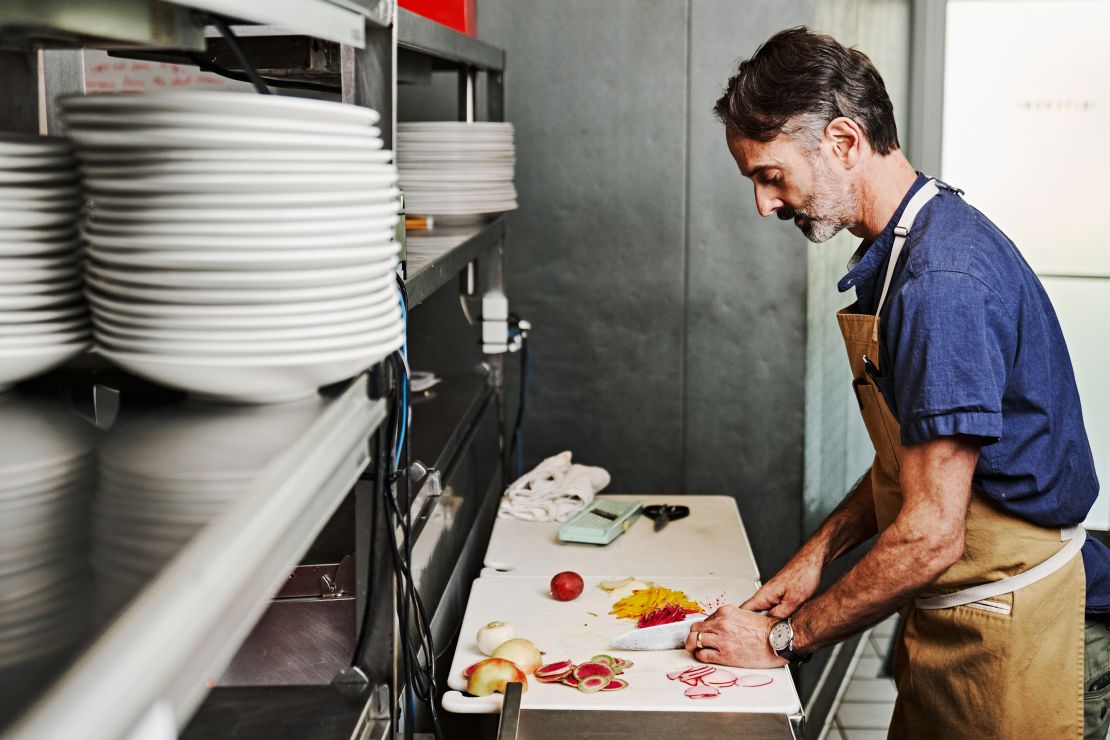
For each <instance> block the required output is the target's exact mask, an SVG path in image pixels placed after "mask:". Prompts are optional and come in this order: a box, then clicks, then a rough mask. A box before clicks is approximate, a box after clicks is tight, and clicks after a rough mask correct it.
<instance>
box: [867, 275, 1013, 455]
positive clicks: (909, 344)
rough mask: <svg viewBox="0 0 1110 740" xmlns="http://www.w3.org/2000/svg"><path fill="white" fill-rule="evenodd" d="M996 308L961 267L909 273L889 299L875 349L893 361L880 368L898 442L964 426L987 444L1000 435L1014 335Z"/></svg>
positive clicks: (942, 434) (998, 301)
mask: <svg viewBox="0 0 1110 740" xmlns="http://www.w3.org/2000/svg"><path fill="white" fill-rule="evenodd" d="M1002 309H1003V307H1002V305H1001V299H1000V298H999V297H998V295H997V294H995V293H994V292H993V291H992V290H991V289H990V288H989V287H988V286H987V285H986V284H984V283H983V282H982V281H980V280H978V279H977V278H975V277H973V276H971V275H968V274H966V273H962V272H945V271H934V272H925V273H923V274H920V275H917V276H914V277H912V278H910V279H909V280H907V281H906V283H905V284H904V285H903V286H902V289H901V290H899V291H898V293H897V295H896V296H894V298H893V299H892V300H891V302H890V306H889V307H888V309H887V310H886V311H884V315H883V324H884V325H885V326H884V327H883V329H884V331H883V338H884V339H885V340H886V342H887V346H885V347H884V348H883V350H884V351H883V352H882V354H881V356H882V358H883V360H885V361H886V362H888V363H889V365H888V367H891V368H892V369H893V373H884V374H886V375H887V376H888V378H889V379H890V380H891V381H892V382H891V383H890V386H889V392H890V394H891V395H892V396H893V399H891V400H893V401H894V406H895V407H896V409H897V410H896V412H895V413H896V416H897V417H898V421H899V423H900V424H901V427H902V444H914V443H918V442H925V441H927V440H930V439H935V438H937V437H950V436H953V435H957V434H966V435H972V436H976V437H981V438H983V444H984V445H988V444H992V443H994V442H997V441H998V440H999V438H1000V437H1001V436H1002V397H1003V394H1004V392H1005V389H1006V383H1007V377H1008V374H1009V368H1010V367H1011V364H1012V363H1011V360H1010V359H1009V358H1011V357H1012V356H1013V349H1014V344H1015V338H1016V328H1015V327H1012V326H1010V325H1009V324H1010V322H1007V321H1005V319H1004V315H1005V311H1004V310H1002ZM891 375H892V376H893V377H892V378H891V377H890V376H891Z"/></svg>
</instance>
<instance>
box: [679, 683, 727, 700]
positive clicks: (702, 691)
mask: <svg viewBox="0 0 1110 740" xmlns="http://www.w3.org/2000/svg"><path fill="white" fill-rule="evenodd" d="M720 694H721V690H720V689H718V688H717V687H716V686H704V685H703V686H691V687H690V688H688V689H686V696H688V697H690V698H691V699H712V698H713V697H714V696H720Z"/></svg>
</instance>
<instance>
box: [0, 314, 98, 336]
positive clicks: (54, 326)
mask: <svg viewBox="0 0 1110 740" xmlns="http://www.w3.org/2000/svg"><path fill="white" fill-rule="evenodd" d="M88 326H90V324H89V317H88V316H81V317H79V318H75V319H70V320H69V321H40V322H31V323H26V324H3V323H0V337H14V336H25V335H27V334H57V333H64V332H68V331H78V330H81V329H84V328H85V327H88Z"/></svg>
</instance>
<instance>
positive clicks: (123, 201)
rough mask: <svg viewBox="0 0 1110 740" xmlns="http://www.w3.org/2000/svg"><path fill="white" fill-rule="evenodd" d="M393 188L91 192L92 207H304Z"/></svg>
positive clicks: (388, 195)
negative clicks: (280, 191) (304, 190)
mask: <svg viewBox="0 0 1110 740" xmlns="http://www.w3.org/2000/svg"><path fill="white" fill-rule="evenodd" d="M400 195H401V191H400V190H398V189H397V188H372V189H369V190H351V189H347V190H325V191H321V192H316V193H173V194H171V195H158V194H147V193H128V194H126V195H121V194H119V193H114V194H113V193H104V194H97V193H94V194H92V195H91V199H92V202H93V204H94V207H109V208H276V207H282V208H288V207H294V208H306V207H313V206H345V205H365V204H369V203H384V202H393V201H396V200H397V199H398V198H399V197H400Z"/></svg>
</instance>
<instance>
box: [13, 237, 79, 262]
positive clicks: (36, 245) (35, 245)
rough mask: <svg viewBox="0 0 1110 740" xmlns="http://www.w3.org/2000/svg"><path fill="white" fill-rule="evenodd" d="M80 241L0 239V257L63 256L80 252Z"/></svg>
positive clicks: (39, 257) (43, 257)
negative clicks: (8, 240) (4, 240)
mask: <svg viewBox="0 0 1110 740" xmlns="http://www.w3.org/2000/svg"><path fill="white" fill-rule="evenodd" d="M80 249H81V242H79V241H73V242H68V243H67V242H60V243H59V242H35V241H26V242H15V243H5V242H2V241H0V259H6V260H11V259H23V258H24V257H27V258H36V259H45V258H58V259H60V258H63V257H68V256H70V255H76V254H80Z"/></svg>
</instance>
